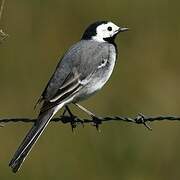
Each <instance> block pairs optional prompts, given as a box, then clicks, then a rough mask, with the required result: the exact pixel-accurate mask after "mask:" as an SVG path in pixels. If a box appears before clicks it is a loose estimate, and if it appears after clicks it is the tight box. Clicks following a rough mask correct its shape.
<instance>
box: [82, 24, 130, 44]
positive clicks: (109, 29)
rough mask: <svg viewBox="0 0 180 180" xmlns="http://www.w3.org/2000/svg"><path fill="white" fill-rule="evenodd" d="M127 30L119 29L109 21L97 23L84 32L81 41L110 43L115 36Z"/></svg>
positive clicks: (124, 28)
mask: <svg viewBox="0 0 180 180" xmlns="http://www.w3.org/2000/svg"><path fill="white" fill-rule="evenodd" d="M127 30H128V28H126V27H119V26H117V25H115V24H114V23H112V22H110V21H97V22H95V23H93V24H91V25H90V26H89V27H88V28H87V29H86V30H85V32H84V34H83V36H82V39H83V40H95V41H98V42H111V43H112V42H114V39H115V37H116V35H117V34H119V33H120V32H124V31H127Z"/></svg>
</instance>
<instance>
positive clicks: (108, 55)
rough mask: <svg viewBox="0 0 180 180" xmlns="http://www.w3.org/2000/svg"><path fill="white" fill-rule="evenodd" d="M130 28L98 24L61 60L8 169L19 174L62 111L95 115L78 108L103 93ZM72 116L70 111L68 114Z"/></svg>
mask: <svg viewBox="0 0 180 180" xmlns="http://www.w3.org/2000/svg"><path fill="white" fill-rule="evenodd" d="M127 30H128V28H125V27H124V28H123V27H118V26H117V25H115V24H114V23H112V22H108V21H98V22H95V23H93V24H91V25H90V26H89V27H88V28H87V29H86V30H85V32H84V34H83V36H82V38H81V40H80V41H79V42H77V43H75V44H74V45H73V46H72V47H71V48H70V49H69V50H68V51H67V52H66V53H65V54H64V56H63V57H62V58H61V61H60V62H59V63H58V65H57V67H56V70H55V72H54V74H53V75H52V77H51V79H50V81H49V82H48V84H47V86H46V88H45V90H44V91H43V93H42V96H41V98H40V101H39V102H43V105H42V107H41V110H40V113H39V116H38V118H37V121H36V122H35V123H34V125H33V127H32V128H31V129H30V131H29V132H28V134H27V135H26V137H25V138H24V140H23V142H22V143H21V145H20V146H19V148H18V149H17V151H16V152H15V154H14V156H13V158H12V160H11V162H10V163H9V166H10V167H11V168H12V170H13V172H17V171H18V170H19V168H20V166H21V164H22V163H23V161H24V160H25V158H26V157H27V155H28V153H29V152H30V150H31V149H32V147H33V145H34V144H35V143H36V141H37V140H38V138H39V137H40V135H41V134H42V132H43V131H44V129H45V128H46V126H47V125H48V123H49V121H50V120H51V119H52V117H53V116H54V115H55V114H56V112H57V111H58V110H59V109H61V108H62V107H66V109H67V110H68V111H69V108H68V106H67V105H68V104H69V103H73V104H75V105H77V106H78V107H79V108H80V109H82V110H84V111H85V112H86V113H88V114H89V115H91V116H92V117H94V114H93V113H91V112H90V111H88V110H87V109H85V108H84V107H82V106H81V105H79V104H77V102H79V101H82V100H84V99H86V98H88V97H89V96H91V95H93V94H94V93H95V92H97V91H98V90H100V89H101V88H102V87H103V86H104V84H105V83H106V82H107V80H108V79H109V77H110V76H111V73H112V71H113V68H114V65H115V61H116V58H117V47H116V44H115V42H114V40H115V37H116V36H117V34H119V33H120V32H124V31H127ZM69 113H70V111H69Z"/></svg>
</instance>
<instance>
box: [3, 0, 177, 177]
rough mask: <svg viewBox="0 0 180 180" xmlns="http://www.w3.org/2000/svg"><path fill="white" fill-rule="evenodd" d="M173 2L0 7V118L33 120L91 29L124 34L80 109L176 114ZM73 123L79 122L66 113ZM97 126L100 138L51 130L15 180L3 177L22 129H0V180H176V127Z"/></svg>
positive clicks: (65, 128) (102, 0)
mask: <svg viewBox="0 0 180 180" xmlns="http://www.w3.org/2000/svg"><path fill="white" fill-rule="evenodd" d="M179 6H180V1H178V0H174V1H170V0H151V1H146V0H137V1H133V0H121V1H119V0H111V1H108V0H98V1H97V0H91V1H83V0H76V1H73V0H61V1H60V0H53V1H50V0H31V1H28V0H18V1H17V0H13V1H10V0H6V3H5V7H4V12H3V17H2V21H1V26H0V27H1V28H3V29H4V31H5V32H7V33H8V34H9V38H7V39H6V41H4V42H3V43H2V44H0V84H1V88H0V99H1V105H0V109H1V110H0V112H1V113H0V118H6V117H29V118H35V117H36V116H37V113H38V111H34V110H33V106H34V104H35V102H36V100H37V99H38V97H39V95H40V94H41V92H42V90H43V88H44V87H45V85H46V83H47V81H48V80H49V78H50V76H51V74H52V72H53V71H54V68H55V66H56V64H57V62H58V59H59V57H60V56H61V55H62V54H63V53H64V52H65V51H66V50H67V49H68V47H69V46H71V45H72V44H73V43H74V42H76V41H78V40H79V39H80V37H81V35H82V33H83V31H84V29H85V28H86V27H87V25H89V24H90V23H92V22H94V21H96V20H111V21H113V22H115V23H116V24H117V25H126V26H128V27H129V28H130V29H131V31H129V32H126V33H122V34H121V35H120V36H119V37H118V38H117V40H116V42H117V45H118V49H119V52H120V56H119V59H118V62H117V64H116V68H115V71H114V73H113V76H112V77H111V80H110V81H109V82H108V84H107V85H106V86H105V87H104V89H103V90H102V91H101V92H99V93H98V94H97V95H96V96H94V97H92V98H91V99H89V100H88V101H85V102H83V103H82V105H84V106H85V107H87V108H89V109H90V110H92V111H93V112H95V113H96V114H98V115H101V116H106V115H123V116H135V115H136V114H137V113H138V112H143V113H144V114H146V115H178V114H180V93H179V92H180V81H179V79H180V71H179V66H180V55H179V54H180V53H179V47H180V46H179V42H180V23H179V18H180V11H179ZM71 108H72V110H73V112H74V113H75V114H78V115H79V116H81V117H85V115H84V114H83V113H81V112H79V111H78V110H77V109H76V108H74V107H73V106H72V107H71ZM151 126H152V128H153V131H152V132H150V131H148V130H147V129H145V128H144V127H143V126H138V125H132V124H128V123H123V122H119V123H118V122H113V123H106V124H103V125H102V126H101V130H102V132H101V133H98V132H97V131H96V130H95V128H94V127H92V126H90V125H87V126H85V128H82V127H81V126H79V127H78V128H77V129H76V130H75V134H73V133H72V132H71V128H70V126H69V125H62V124H58V123H51V124H50V125H49V126H48V128H47V130H46V132H45V133H44V134H43V136H42V137H41V138H40V140H39V141H38V143H37V144H36V146H35V147H34V149H33V150H32V152H31V153H30V155H29V156H28V158H27V160H26V161H25V163H24V164H23V167H22V169H21V171H20V172H19V173H18V174H16V175H15V174H13V173H12V172H11V170H10V168H9V167H8V162H9V160H10V159H11V157H12V155H13V153H14V151H15V150H16V148H17V146H18V145H19V143H20V141H21V140H22V138H23V137H24V136H25V134H26V132H27V131H28V129H29V128H30V127H31V124H23V123H15V124H13V123H11V124H8V125H6V126H5V127H4V128H1V129H0V141H1V146H0V147H1V148H0V169H1V170H0V179H1V180H10V179H13V180H16V179H18V180H21V179H22V180H24V179H26V180H29V179H38V180H48V179H53V180H59V179H63V180H72V179H73V180H76V179H77V180H79V179H86V180H109V179H111V180H117V179H122V180H152V179H153V180H169V179H171V180H177V179H180V171H179V166H180V153H179V152H180V142H179V139H180V124H179V122H155V123H152V124H151Z"/></svg>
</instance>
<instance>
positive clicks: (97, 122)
mask: <svg viewBox="0 0 180 180" xmlns="http://www.w3.org/2000/svg"><path fill="white" fill-rule="evenodd" d="M74 104H75V105H76V106H77V107H78V108H80V109H81V110H82V111H84V112H85V113H87V114H88V115H89V116H91V118H92V120H93V123H94V124H93V125H94V126H95V127H96V129H97V130H98V131H99V132H100V130H99V125H100V124H101V123H102V121H101V117H97V116H96V115H95V114H94V113H92V112H90V111H89V110H87V109H86V108H85V107H83V106H81V105H80V104H77V103H74Z"/></svg>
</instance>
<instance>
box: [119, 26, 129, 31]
mask: <svg viewBox="0 0 180 180" xmlns="http://www.w3.org/2000/svg"><path fill="white" fill-rule="evenodd" d="M125 31H128V28H127V27H120V28H119V29H118V32H125Z"/></svg>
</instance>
